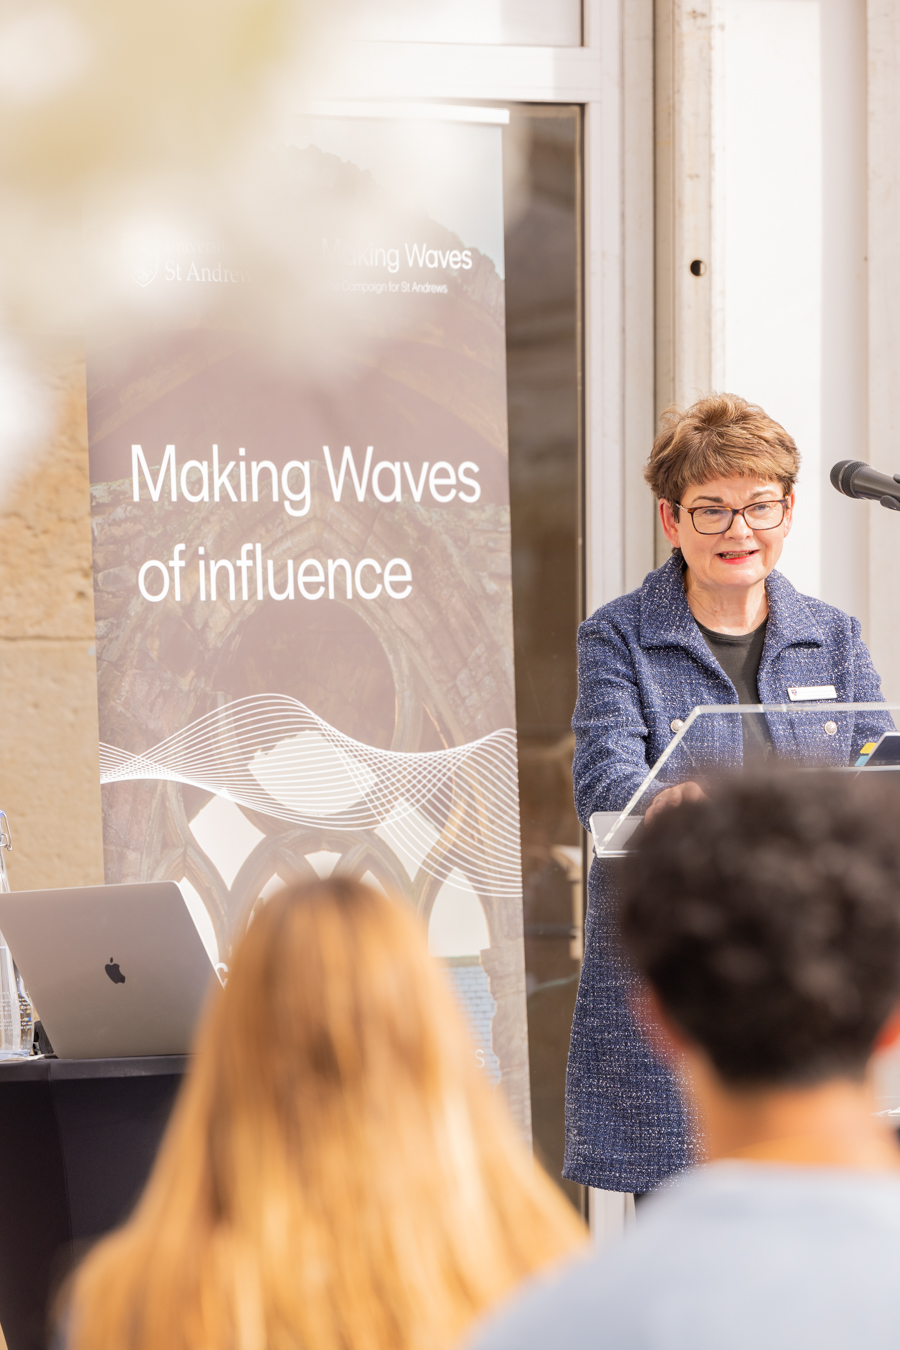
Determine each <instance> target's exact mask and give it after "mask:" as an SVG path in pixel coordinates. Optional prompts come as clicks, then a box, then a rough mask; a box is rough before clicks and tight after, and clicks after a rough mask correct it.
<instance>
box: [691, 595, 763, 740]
mask: <svg viewBox="0 0 900 1350" xmlns="http://www.w3.org/2000/svg"><path fill="white" fill-rule="evenodd" d="M768 622H769V621H768V619H763V621H762V623H761V624H760V625H759V627H758V628H754V630H753V632H752V633H716V632H714V631H713V629H712V628H707V627H705V625H704V624H702V623H701V622H700V621H699V619H698V620H697V627H698V628H699V629H700V632H701V633H702V634H703V640H704V642H705V643H706V645H707V647H708V648H709V650H710V651H711V652H712V654H713V656H714V657H715V658H716V660H717V661H718V663H719V665H720V666H721V667H722V669H723V670H724V672H725V674H726V675H727V676H728V678H729V680H730V681H731V683H732V684H733V685H734V687H735V689H736V690H737V696H738V703H759V702H761V700H760V697H759V689H758V688H757V684H756V677H757V675H758V674H759V663H760V661H761V660H762V653H763V646H764V644H765V641H766V624H767V623H768ZM741 723H742V724H743V729H744V759H745V760H748V759H765V758H766V757H767V756H768V755H770V754H771V753H772V750H773V746H772V736H771V733H770V731H769V724H768V722H767V721H766V717H765V714H764V713H753V714H751V715H748V716H747V717H742V718H741Z"/></svg>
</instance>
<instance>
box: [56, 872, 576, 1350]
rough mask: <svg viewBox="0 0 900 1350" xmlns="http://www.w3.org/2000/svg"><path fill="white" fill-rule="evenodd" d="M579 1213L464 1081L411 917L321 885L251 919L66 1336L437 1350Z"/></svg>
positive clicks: (473, 1068) (468, 1067)
mask: <svg viewBox="0 0 900 1350" xmlns="http://www.w3.org/2000/svg"><path fill="white" fill-rule="evenodd" d="M582 1239H583V1230H582V1227H581V1223H580V1221H579V1220H578V1218H577V1217H576V1215H575V1214H574V1212H573V1211H572V1209H571V1208H570V1206H569V1205H568V1203H567V1202H566V1201H565V1200H564V1199H563V1197H562V1195H561V1193H560V1192H559V1191H557V1189H556V1188H555V1186H554V1185H553V1184H552V1182H551V1181H550V1180H549V1179H548V1178H547V1177H546V1176H545V1175H544V1174H543V1173H542V1172H541V1171H540V1169H539V1168H537V1167H536V1165H535V1164H534V1163H533V1161H532V1159H531V1157H530V1155H529V1153H528V1150H527V1149H526V1147H525V1146H524V1144H523V1143H522V1142H521V1140H520V1139H519V1138H518V1137H517V1135H516V1132H515V1129H514V1126H513V1124H512V1120H511V1118H510V1117H509V1115H508V1113H507V1111H506V1109H505V1106H504V1104H503V1102H502V1099H501V1098H500V1097H499V1095H498V1093H497V1092H496V1090H494V1089H492V1088H491V1087H490V1086H489V1085H488V1084H487V1082H486V1081H485V1080H484V1079H483V1077H481V1076H480V1072H479V1070H478V1067H477V1065H476V1060H475V1054H474V1051H473V1049H472V1047H471V1044H470V1042H469V1039H468V1037H467V1034H466V1031H465V1029H464V1025H463V1022H462V1019H461V1017H460V1014H459V1011H458V1009H457V1007H456V1006H455V1000H454V997H453V995H452V993H451V991H450V989H449V987H448V986H447V985H445V983H444V981H443V979H442V977H441V975H440V973H439V971H438V969H437V967H436V966H435V965H434V963H433V961H432V959H431V958H430V956H429V955H428V951H427V946H426V943H425V938H424V934H423V933H422V931H421V929H420V926H419V924H418V922H417V920H416V919H415V917H414V916H413V915H412V914H411V912H409V911H408V910H407V909H406V907H405V906H404V905H403V904H402V903H400V902H397V901H395V900H392V899H388V898H387V897H385V896H384V895H381V894H379V893H378V892H376V891H374V890H372V889H371V888H369V887H367V886H365V885H362V884H361V883H358V882H355V881H351V880H349V879H344V878H333V879H331V880H328V881H322V882H319V883H316V884H313V885H305V886H294V887H291V888H288V889H286V890H284V891H282V892H281V893H280V894H278V895H276V896H274V897H273V898H272V899H270V900H269V901H268V903H267V904H266V905H264V906H263V907H261V908H260V909H259V910H257V912H256V915H255V917H254V919H253V922H252V923H251V925H250V927H249V929H248V931H247V933H246V935H245V936H244V938H243V940H242V941H241V943H240V945H239V946H238V949H237V951H236V953H235V956H234V960H233V964H232V970H231V975H230V978H229V981H228V984H227V987H226V988H225V989H223V990H221V991H218V990H217V991H216V993H215V995H214V997H213V998H212V1001H211V1004H210V1006H209V1008H208V1010H207V1013H206V1015H205V1019H204V1021H203V1023H202V1025H201V1029H200V1031H199V1034H198V1039H197V1044H196V1056H195V1059H194V1062H193V1065H192V1067H191V1070H190V1073H189V1076H188V1079H187V1081H186V1083H185V1086H184V1089H183V1092H182V1094H181V1096H180V1098H179V1101H178V1103H177V1105H176V1108H175V1112H174V1115H173V1118H172V1121H171V1123H170V1126H169V1129H168V1131H167V1134H166V1137H165V1139H164V1141H163V1145H162V1148H161V1151H160V1155H159V1157H158V1160H157V1163H156V1166H155V1168H154V1171H153V1173H152V1175H151V1178H150V1181H149V1183H148V1185H147V1189H146V1191H145V1193H144V1195H143V1197H142V1199H141V1200H140V1201H139V1203H138V1206H137V1208H136V1210H135V1213H134V1215H133V1216H132V1218H131V1219H130V1220H129V1221H128V1222H127V1223H126V1224H125V1225H124V1227H122V1228H121V1229H120V1230H119V1231H118V1232H116V1233H114V1234H112V1235H111V1236H109V1237H107V1238H106V1239H104V1240H103V1241H102V1242H101V1243H100V1244H99V1245H98V1246H97V1247H96V1248H95V1249H94V1250H93V1251H92V1252H91V1253H90V1255H89V1256H88V1257H87V1259H86V1261H85V1262H84V1264H83V1266H82V1267H81V1269H80V1270H79V1271H78V1272H77V1274H76V1276H75V1278H74V1281H73V1284H72V1286H71V1288H70V1291H69V1294H68V1297H67V1300H66V1308H65V1329H66V1341H67V1346H68V1350H99V1348H100V1347H109V1348H110V1350H113V1348H114V1350H159V1348H160V1347H162V1346H165V1347H166V1350H182V1348H183V1350H238V1348H239V1350H263V1347H266V1348H267V1350H276V1348H277V1347H285V1350H286V1348H287V1347H291V1348H292V1350H293V1348H294V1347H299V1346H305V1347H308V1350H313V1348H314V1350H332V1348H333V1350H387V1347H390V1348H391V1350H404V1347H409V1348H410V1350H419V1348H420V1347H421V1348H422V1350H426V1348H427V1350H441V1347H449V1346H452V1345H453V1344H454V1343H455V1342H456V1341H457V1340H458V1339H459V1337H460V1335H461V1334H462V1333H464V1332H465V1330H466V1329H467V1327H468V1326H469V1324H470V1323H471V1322H472V1320H473V1319H474V1318H475V1317H476V1316H477V1315H478V1314H479V1313H480V1312H482V1311H483V1310H484V1309H487V1308H488V1307H490V1306H491V1305H492V1304H494V1303H495V1302H496V1301H497V1300H498V1299H500V1298H501V1297H502V1296H504V1295H505V1294H507V1293H508V1292H509V1291H510V1290H512V1289H513V1288H514V1287H515V1285H516V1284H517V1283H518V1282H519V1281H520V1280H522V1279H523V1278H524V1277H525V1276H527V1275H529V1274H531V1273H532V1272H534V1271H536V1270H538V1269H539V1268H541V1267H542V1266H545V1265H547V1264H548V1263H551V1262H554V1261H556V1260H558V1259H559V1258H561V1257H562V1256H564V1255H566V1254H567V1253H569V1252H571V1251H572V1250H573V1249H575V1248H576V1247H577V1246H578V1245H579V1242H580V1241H581V1240H582Z"/></svg>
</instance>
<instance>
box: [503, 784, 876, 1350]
mask: <svg viewBox="0 0 900 1350" xmlns="http://www.w3.org/2000/svg"><path fill="white" fill-rule="evenodd" d="M635 838H636V848H635V852H634V853H633V854H632V855H631V856H630V857H629V858H627V859H626V861H625V864H624V865H623V886H622V899H621V907H620V914H619V919H620V930H621V935H622V940H623V944H624V946H625V949H626V951H627V952H628V954H629V956H630V957H631V960H632V961H633V963H634V965H635V966H636V968H637V971H638V973H639V975H640V976H641V977H642V979H643V981H644V982H645V993H644V995H643V997H642V1005H643V1006H642V1013H641V1020H642V1022H643V1024H644V1026H645V1028H646V1031H647V1034H648V1037H649V1038H650V1039H652V1040H653V1041H654V1042H655V1043H656V1045H657V1048H658V1049H659V1050H660V1051H661V1052H662V1053H664V1054H666V1056H667V1058H668V1059H669V1062H670V1063H671V1064H672V1065H673V1068H674V1069H675V1071H676V1072H678V1073H679V1074H680V1076H681V1079H682V1082H683V1085H684V1088H685V1091H686V1093H687V1095H688V1097H689V1098H690V1099H691V1101H692V1103H693V1106H694V1108H695V1110H696V1113H697V1117H698V1120H699V1123H700V1125H701V1127H702V1130H703V1133H704V1136H705V1140H706V1151H707V1158H708V1161H707V1163H706V1164H705V1165H702V1166H699V1167H695V1168H694V1169H693V1170H692V1171H690V1172H687V1173H685V1174H683V1175H682V1177H680V1178H679V1179H677V1180H674V1181H672V1182H670V1183H668V1184H667V1186H665V1187H663V1188H661V1189H660V1190H659V1191H658V1193H657V1194H656V1195H654V1196H653V1197H651V1198H649V1199H648V1200H646V1201H644V1202H643V1203H642V1205H641V1207H640V1209H639V1212H638V1221H637V1224H636V1225H635V1227H634V1229H633V1231H632V1232H631V1233H630V1234H629V1235H628V1236H627V1237H626V1238H625V1239H624V1240H623V1241H622V1242H621V1243H620V1244H619V1245H618V1246H617V1247H616V1248H615V1249H614V1250H613V1251H612V1252H609V1253H607V1254H605V1255H604V1254H601V1255H600V1256H599V1257H596V1258H594V1260H593V1261H591V1262H588V1263H579V1264H578V1265H576V1266H574V1267H572V1268H570V1269H569V1270H568V1271H566V1272H565V1273H564V1274H562V1275H557V1276H556V1277H554V1278H553V1279H551V1280H549V1281H545V1282H543V1283H542V1284H540V1285H539V1286H538V1287H537V1289H536V1290H535V1291H534V1292H532V1293H530V1294H528V1295H527V1296H526V1297H525V1299H523V1300H522V1301H521V1302H520V1303H518V1304H516V1305H514V1306H513V1307H512V1308H511V1309H509V1310H508V1311H506V1312H505V1313H502V1314H500V1315H499V1317H498V1319H497V1321H496V1322H495V1323H494V1324H493V1325H492V1326H490V1327H489V1328H488V1329H487V1330H486V1331H485V1332H484V1333H483V1336H482V1338H481V1339H479V1340H478V1341H477V1347H478V1350H513V1347H515V1350H530V1347H535V1350H537V1347H546V1346H549V1345H552V1346H553V1347H554V1350H557V1347H559V1350H565V1347H568V1346H573V1347H574V1346H576V1345H577V1346H579V1347H584V1346H588V1347H610V1350H612V1347H615V1350H676V1348H677V1350H688V1347H689V1350H722V1347H723V1346H728V1347H729V1350H759V1348H760V1347H765V1350H798V1347H806V1346H809V1347H815V1348H816V1350H831V1348H832V1347H833V1348H834V1350H837V1347H841V1350H845V1348H846V1347H848V1346H857V1345H859V1346H865V1347H866V1348H867V1350H881V1347H884V1348H885V1350H886V1348H887V1347H888V1346H895V1345H896V1344H897V1342H898V1339H900V1280H898V1278H897V1271H898V1269H900V1147H898V1142H897V1136H896V1134H895V1133H894V1131H893V1130H892V1129H891V1128H890V1127H889V1125H888V1124H887V1123H886V1121H885V1119H884V1117H882V1116H879V1115H878V1114H876V1102H875V1097H874V1088H873V1081H872V1058H873V1055H874V1054H875V1053H876V1051H877V1050H879V1049H880V1048H884V1047H886V1046H887V1045H889V1044H890V1043H892V1042H893V1041H894V1040H895V1039H896V1038H897V1036H898V1034H900V1010H898V1009H900V791H898V789H897V787H896V786H895V785H894V784H893V783H892V782H888V781H886V777H885V776H884V775H872V776H871V777H870V778H868V779H866V778H865V775H862V776H861V778H858V779H856V780H848V777H847V776H846V775H842V774H840V775H839V774H834V775H827V776H826V775H823V774H822V775H820V774H802V775H800V774H791V775H788V774H786V773H785V774H772V773H769V774H767V775H763V774H759V775H748V776H747V777H745V778H743V779H740V780H735V781H733V782H730V783H727V784H725V785H724V786H723V787H722V788H721V789H720V790H718V791H716V793H715V794H714V795H712V796H711V797H710V798H709V799H706V798H704V799H701V800H696V801H684V802H682V803H680V804H678V805H677V806H674V807H673V808H672V809H671V810H667V811H663V812H660V813H658V815H656V816H655V817H654V818H653V819H652V820H651V821H650V822H648V823H647V824H646V826H645V827H644V829H643V831H642V832H641V834H640V836H636V837H635Z"/></svg>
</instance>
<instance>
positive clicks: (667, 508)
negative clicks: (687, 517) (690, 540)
mask: <svg viewBox="0 0 900 1350" xmlns="http://www.w3.org/2000/svg"><path fill="white" fill-rule="evenodd" d="M659 519H660V523H661V524H662V528H663V534H664V535H665V536H666V538H667V539H668V541H669V543H670V544H671V545H672V547H673V548H679V547H680V545H681V535H680V532H679V526H678V521H677V520H676V519H675V512H674V511H673V510H672V504H671V502H667V501H666V500H665V498H663V497H661V498H660V500H659Z"/></svg>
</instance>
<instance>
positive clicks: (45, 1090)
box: [0, 1055, 188, 1350]
mask: <svg viewBox="0 0 900 1350" xmlns="http://www.w3.org/2000/svg"><path fill="white" fill-rule="evenodd" d="M187 1062H188V1060H187V1056H185V1055H162V1056H159V1057H155V1056H154V1057H147V1058H141V1059H68V1060H66V1059H29V1060H20V1061H9V1060H7V1061H0V1327H2V1328H3V1333H4V1335H5V1336H6V1342H7V1345H8V1346H9V1350H44V1348H45V1347H46V1345H47V1332H48V1311H49V1303H50V1299H51V1298H52V1296H53V1294H54V1293H55V1291H56V1289H57V1288H58V1287H59V1285H60V1283H61V1281H62V1280H64V1279H65V1277H66V1275H67V1274H68V1273H69V1271H70V1270H71V1269H72V1267H73V1264H74V1261H75V1260H76V1259H77V1257H78V1256H79V1255H80V1254H81V1252H82V1251H83V1250H85V1248H86V1247H87V1246H88V1245H89V1244H90V1242H91V1240H92V1239H95V1238H97V1237H98V1236H100V1235H101V1234H102V1233H105V1232H107V1231H108V1230H109V1229H110V1228H114V1227H115V1226H116V1224H118V1223H120V1222H121V1220H122V1219H124V1218H125V1217H126V1216H127V1215H128V1213H129V1211H130V1210H131V1208H132V1207H133V1205H134V1202H135V1200H136V1199H137V1198H138V1196H139V1194H140V1192H141V1189H142V1187H143V1185H144V1182H145V1181H146V1179H147V1176H148V1174H149V1172H150V1168H151V1167H152V1165H153V1160H154V1158H155V1157H156V1151H157V1148H158V1146H159V1142H160V1139H161V1137H162V1134H163V1131H164V1130H165V1127H166V1123H167V1121H168V1119H169V1113H170V1111H171V1109H172V1105H173V1103H174V1100H175V1095H176V1093H177V1092H178V1088H179V1087H180V1085H181V1080H182V1078H183V1076H184V1073H185V1069H186V1067H187Z"/></svg>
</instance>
